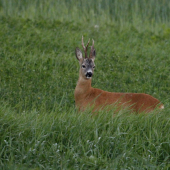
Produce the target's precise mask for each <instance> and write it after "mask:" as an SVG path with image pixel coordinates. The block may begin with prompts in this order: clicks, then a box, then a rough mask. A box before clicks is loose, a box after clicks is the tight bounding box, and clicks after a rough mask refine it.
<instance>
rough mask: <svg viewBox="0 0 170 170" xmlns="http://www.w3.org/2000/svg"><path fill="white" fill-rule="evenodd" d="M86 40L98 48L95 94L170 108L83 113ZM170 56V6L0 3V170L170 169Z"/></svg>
mask: <svg viewBox="0 0 170 170" xmlns="http://www.w3.org/2000/svg"><path fill="white" fill-rule="evenodd" d="M122 2H124V3H122ZM82 35H83V36H84V41H85V42H86V41H88V39H89V38H93V39H94V41H95V49H96V53H97V56H96V60H95V64H96V69H95V73H94V77H93V83H92V85H93V87H96V88H101V89H103V90H107V91H113V92H135V93H136V92H137V93H147V94H150V95H152V96H154V97H156V98H158V99H159V100H160V101H161V102H162V103H164V105H165V109H164V110H163V111H160V112H159V113H155V112H153V113H150V114H147V115H144V114H140V115H136V114H128V113H127V111H126V110H124V111H121V112H120V113H118V114H117V115H116V116H115V117H113V112H112V111H110V112H106V111H101V112H100V113H99V114H98V115H97V116H92V115H91V113H90V112H88V111H86V112H85V113H77V110H76V109H75V105H74V88H75V86H76V82H77V80H78V70H79V64H78V61H77V59H76V57H75V48H76V47H80V48H81V36H82ZM169 47H170V2H169V1H168V0H164V1H159V0H156V1H155V0H150V1H146V2H145V1H140V0H136V1H133V0H127V1H122V0H108V1H102V0H97V1H83V0H80V1H79V2H77V1H76V0H72V1H71V0H65V1H59V0H56V1H54V0H48V1H45V0H41V1H40V0H34V1H33V0H30V1H26V0H25V1H23V0H8V1H5V0H1V1H0V169H11V170H25V169H31V170H40V169H95V170H98V169H118V170H119V169H141V170H142V169H170V114H169V113H170V104H169V103H170V95H169V91H170V74H169V73H170V67H169V65H170V56H169V54H170V48H169Z"/></svg>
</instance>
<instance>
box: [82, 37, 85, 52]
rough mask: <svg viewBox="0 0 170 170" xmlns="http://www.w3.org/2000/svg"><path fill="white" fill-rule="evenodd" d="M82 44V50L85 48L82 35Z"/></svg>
mask: <svg viewBox="0 0 170 170" xmlns="http://www.w3.org/2000/svg"><path fill="white" fill-rule="evenodd" d="M82 46H83V49H84V51H85V50H86V48H85V46H84V42H83V35H82Z"/></svg>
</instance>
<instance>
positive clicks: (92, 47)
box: [89, 39, 94, 58]
mask: <svg viewBox="0 0 170 170" xmlns="http://www.w3.org/2000/svg"><path fill="white" fill-rule="evenodd" d="M92 42H93V43H92V46H91V51H90V56H89V57H90V58H92V57H93V55H94V40H93V39H92Z"/></svg>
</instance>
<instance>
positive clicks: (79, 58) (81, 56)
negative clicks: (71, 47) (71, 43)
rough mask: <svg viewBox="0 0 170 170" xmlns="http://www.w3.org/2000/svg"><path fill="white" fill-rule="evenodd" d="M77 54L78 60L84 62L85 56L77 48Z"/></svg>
mask: <svg viewBox="0 0 170 170" xmlns="http://www.w3.org/2000/svg"><path fill="white" fill-rule="evenodd" d="M75 53H76V58H77V60H79V61H82V60H83V54H82V52H81V50H80V49H79V48H78V47H77V48H76V50H75Z"/></svg>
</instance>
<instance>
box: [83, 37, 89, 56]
mask: <svg viewBox="0 0 170 170" xmlns="http://www.w3.org/2000/svg"><path fill="white" fill-rule="evenodd" d="M89 42H90V39H89V41H88V43H87V45H86V47H85V46H84V42H83V36H82V46H83V49H84V52H85V58H87V47H88V45H89Z"/></svg>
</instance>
